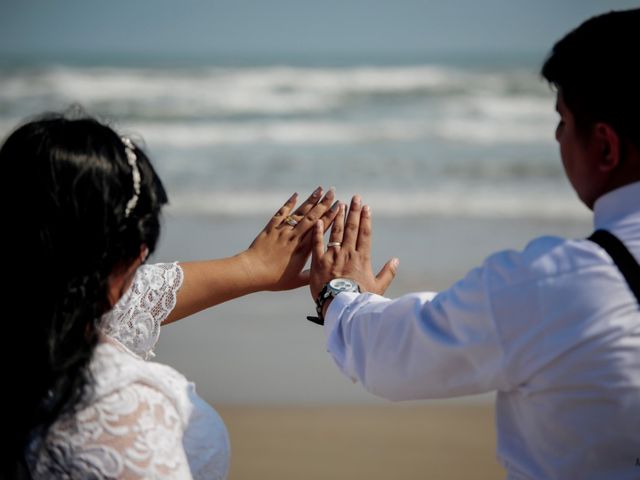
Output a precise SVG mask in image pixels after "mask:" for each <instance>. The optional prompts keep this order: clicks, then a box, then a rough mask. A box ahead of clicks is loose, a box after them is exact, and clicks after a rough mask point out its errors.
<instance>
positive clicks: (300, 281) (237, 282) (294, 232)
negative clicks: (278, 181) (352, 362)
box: [163, 188, 337, 325]
mask: <svg viewBox="0 0 640 480" xmlns="http://www.w3.org/2000/svg"><path fill="white" fill-rule="evenodd" d="M321 196H322V189H321V188H318V189H317V190H316V191H315V192H314V193H312V194H311V196H309V198H308V199H307V200H306V201H305V202H304V203H302V204H301V205H300V206H299V207H298V208H297V209H295V211H294V207H295V204H296V199H297V194H294V195H293V196H292V197H291V198H290V199H289V200H287V202H285V204H284V205H283V206H282V208H280V210H278V211H277V212H276V214H275V215H274V216H273V217H272V218H271V219H270V220H269V222H268V223H267V225H266V226H265V228H264V229H263V230H262V231H261V232H260V233H259V234H258V236H257V237H256V238H255V240H254V241H253V243H252V244H251V245H250V246H249V248H247V249H246V250H244V251H242V252H241V253H238V254H237V255H234V256H232V257H229V258H222V259H216V260H208V261H198V262H186V263H180V267H181V268H182V271H183V273H184V279H183V283H182V287H181V288H180V289H179V290H178V293H177V297H176V305H175V308H174V309H173V310H172V311H171V313H170V314H169V316H168V317H167V318H166V320H165V321H164V322H163V324H164V325H166V324H168V323H171V322H174V321H176V320H179V319H181V318H184V317H187V316H189V315H192V314H194V313H196V312H199V311H200V310H204V309H206V308H209V307H212V306H214V305H217V304H220V303H223V302H226V301H227V300H231V299H234V298H238V297H241V296H243V295H247V294H249V293H253V292H258V291H264V290H270V291H276V290H290V289H293V288H297V287H301V286H303V285H306V284H308V283H309V276H308V272H303V271H302V269H303V268H304V265H305V263H306V261H307V259H308V258H309V254H310V251H311V229H312V227H313V225H314V224H315V223H316V222H317V221H318V220H322V221H323V223H324V225H325V228H326V227H328V226H329V225H330V224H331V223H332V222H333V219H334V218H335V216H336V213H337V208H335V206H334V208H332V204H333V201H334V192H333V190H329V192H327V194H326V195H325V196H324V198H322V200H320V199H321ZM336 206H337V205H336ZM292 212H293V213H292ZM289 215H291V216H292V217H293V218H294V219H295V220H296V221H297V222H298V223H297V225H295V226H292V225H290V224H289V223H287V222H286V219H287V218H288V216H289Z"/></svg>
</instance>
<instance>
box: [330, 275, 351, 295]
mask: <svg viewBox="0 0 640 480" xmlns="http://www.w3.org/2000/svg"><path fill="white" fill-rule="evenodd" d="M329 288H330V289H331V290H333V291H335V292H357V291H358V284H357V283H356V282H354V281H353V280H351V279H350V278H334V279H333V280H331V281H330V282H329Z"/></svg>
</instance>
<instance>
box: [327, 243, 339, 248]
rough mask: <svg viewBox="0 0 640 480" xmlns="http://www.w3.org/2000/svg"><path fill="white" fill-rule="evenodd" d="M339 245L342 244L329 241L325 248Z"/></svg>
mask: <svg viewBox="0 0 640 480" xmlns="http://www.w3.org/2000/svg"><path fill="white" fill-rule="evenodd" d="M341 245H342V242H329V243H327V248H331V247H339V246H341Z"/></svg>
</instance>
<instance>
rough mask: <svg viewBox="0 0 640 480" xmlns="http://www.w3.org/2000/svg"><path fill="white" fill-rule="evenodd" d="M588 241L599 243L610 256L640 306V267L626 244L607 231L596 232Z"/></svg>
mask: <svg viewBox="0 0 640 480" xmlns="http://www.w3.org/2000/svg"><path fill="white" fill-rule="evenodd" d="M588 240H591V241H592V242H595V243H597V244H598V245H600V246H601V247H602V248H603V249H604V250H605V251H606V252H607V253H608V254H609V256H610V257H611V259H612V260H613V262H614V263H615V264H616V265H617V266H618V269H619V270H620V272H622V276H623V277H624V279H625V280H626V281H627V283H628V284H629V288H630V289H631V291H632V292H633V294H634V295H635V296H636V298H637V299H638V303H639V304H640V265H638V262H637V261H636V259H635V258H633V255H631V252H629V250H627V247H625V246H624V243H622V242H621V241H620V240H619V239H618V237H616V236H615V235H614V234H612V233H610V232H608V231H606V230H596V231H595V232H593V234H592V235H591V236H590V237H589V238H588Z"/></svg>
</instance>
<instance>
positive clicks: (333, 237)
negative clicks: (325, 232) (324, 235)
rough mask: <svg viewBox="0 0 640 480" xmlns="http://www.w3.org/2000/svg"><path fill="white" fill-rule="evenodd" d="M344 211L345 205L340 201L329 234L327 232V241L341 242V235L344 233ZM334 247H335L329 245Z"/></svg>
mask: <svg viewBox="0 0 640 480" xmlns="http://www.w3.org/2000/svg"><path fill="white" fill-rule="evenodd" d="M344 211H345V205H344V203H342V202H340V203H339V204H338V212H337V214H336V218H335V220H334V221H333V226H332V227H331V234H329V243H334V244H335V243H336V242H342V235H343V233H344ZM331 248H335V247H331Z"/></svg>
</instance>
